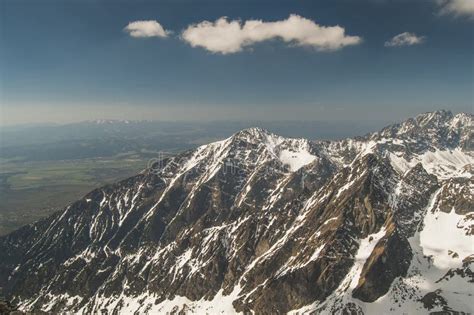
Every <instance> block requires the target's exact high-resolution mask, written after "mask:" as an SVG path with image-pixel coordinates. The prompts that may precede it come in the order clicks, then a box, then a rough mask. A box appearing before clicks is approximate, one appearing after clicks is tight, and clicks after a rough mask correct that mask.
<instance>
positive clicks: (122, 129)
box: [0, 119, 383, 161]
mask: <svg viewBox="0 0 474 315" xmlns="http://www.w3.org/2000/svg"><path fill="white" fill-rule="evenodd" d="M334 124H337V125H338V126H339V127H338V128H333V126H334ZM382 124H383V122H371V123H366V122H364V123H362V122H361V123H354V122H343V121H342V122H334V123H331V122H323V121H306V122H300V121H298V122H296V121H268V122H261V121H255V122H239V121H211V122H184V121H182V122H180V121H176V122H167V121H134V120H107V119H102V120H94V121H84V122H79V123H71V124H64V125H57V124H50V125H47V124H43V125H23V126H0V158H2V159H22V160H27V161H51V160H53V161H54V160H71V159H83V158H97V157H111V156H114V155H117V154H123V153H129V152H132V151H135V152H137V151H138V152H140V151H143V150H145V151H152V152H157V151H168V152H179V151H183V150H186V149H190V148H194V147H196V146H197V145H200V144H205V143H209V142H211V141H216V140H219V139H223V138H227V137H229V136H230V135H232V134H233V133H235V132H237V131H239V130H241V129H245V128H248V127H251V126H254V125H259V126H264V127H266V128H268V129H270V130H272V131H274V132H277V133H280V134H282V135H285V136H291V137H295V136H303V137H306V136H307V137H310V138H313V137H315V138H318V139H335V138H343V137H347V136H352V135H356V134H360V133H367V132H369V131H373V130H377V129H378V128H379V127H381V126H382Z"/></svg>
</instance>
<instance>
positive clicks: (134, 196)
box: [0, 111, 474, 314]
mask: <svg viewBox="0 0 474 315" xmlns="http://www.w3.org/2000/svg"><path fill="white" fill-rule="evenodd" d="M472 122H473V116H472V114H466V113H461V114H456V115H453V114H452V113H451V112H448V111H436V112H431V113H426V114H422V115H419V116H417V117H415V118H411V119H408V120H406V121H404V122H402V123H400V124H395V125H391V126H388V127H386V128H384V129H382V130H380V131H379V132H374V133H370V134H368V135H366V136H363V137H356V138H347V139H343V140H334V141H328V140H324V141H323V140H318V141H313V140H306V139H294V138H285V137H282V136H278V135H275V134H273V133H271V132H268V131H266V130H264V129H260V128H249V129H244V130H242V131H239V132H237V133H235V134H233V135H232V136H230V137H229V138H227V139H225V140H222V141H218V142H213V143H210V144H207V145H202V146H200V147H198V148H197V149H192V150H189V151H185V152H184V153H180V154H177V155H175V156H173V157H169V158H165V159H163V160H160V161H156V163H154V164H153V165H151V166H150V168H149V169H147V170H144V171H143V172H142V173H141V174H138V175H137V176H134V177H131V178H128V179H126V180H124V181H121V182H118V183H116V184H113V185H108V186H105V187H102V188H99V189H96V190H94V191H92V192H90V193H89V194H87V195H86V196H84V198H82V199H80V200H78V201H77V202H74V203H72V204H71V205H69V206H68V207H66V208H65V209H64V210H62V211H59V212H57V213H55V214H54V215H52V216H51V217H49V218H47V219H44V220H42V221H39V222H37V223H35V224H32V225H29V226H26V227H23V228H21V229H19V230H17V231H15V232H13V233H11V234H9V235H7V236H4V237H0V252H1V253H2V259H1V260H0V286H1V287H3V290H4V294H5V295H6V296H7V297H8V298H9V299H10V300H11V301H13V302H14V303H16V304H18V305H19V306H20V309H21V310H23V311H35V310H43V311H50V312H54V313H59V312H75V313H85V314H89V313H95V312H97V313H99V312H102V311H104V312H105V311H107V312H108V313H114V312H118V313H127V314H128V313H136V314H143V313H150V314H165V313H173V314H178V313H179V312H185V313H196V314H205V313H209V314H229V313H250V312H254V313H256V314H282V313H291V314H310V313H311V314H313V313H314V314H403V313H406V314H426V313H429V312H433V313H435V312H445V313H446V312H464V313H474V308H473V303H472V299H473V294H474V273H473V264H474V249H473V240H474V236H473V234H474V199H473V198H474V194H473V191H474V180H473V172H474V171H473V164H474V141H473V139H474V137H473V133H474V130H473V124H472ZM333 128H338V126H337V125H335V126H334V127H333ZM439 314H440V313H439Z"/></svg>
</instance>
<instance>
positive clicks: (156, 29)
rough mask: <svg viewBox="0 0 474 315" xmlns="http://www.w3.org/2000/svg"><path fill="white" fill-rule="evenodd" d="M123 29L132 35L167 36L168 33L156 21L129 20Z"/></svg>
mask: <svg viewBox="0 0 474 315" xmlns="http://www.w3.org/2000/svg"><path fill="white" fill-rule="evenodd" d="M124 31H125V32H127V33H128V34H130V36H132V37H167V36H168V34H169V33H170V32H169V31H166V30H165V29H164V28H163V26H161V24H160V23H158V22H157V21H152V20H151V21H135V22H130V23H128V25H127V26H126V27H125V28H124Z"/></svg>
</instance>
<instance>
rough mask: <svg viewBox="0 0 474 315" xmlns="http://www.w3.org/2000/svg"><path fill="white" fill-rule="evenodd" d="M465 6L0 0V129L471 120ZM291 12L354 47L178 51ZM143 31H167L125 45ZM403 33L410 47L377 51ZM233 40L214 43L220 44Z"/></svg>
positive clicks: (279, 41)
mask: <svg viewBox="0 0 474 315" xmlns="http://www.w3.org/2000/svg"><path fill="white" fill-rule="evenodd" d="M471 1H473V0H445V1H443V0H441V1H437V0H421V1H413V0H412V1H403V0H399V1H388V0H387V1H383V0H370V1H369V0H366V1H364V0H360V1H355V0H352V1H351V0H330V1H295V0H292V1H278V0H276V1H275V0H273V1H266V0H265V1H259V0H253V1H246V0H240V1H234V0H232V1H230V0H219V1H199V0H194V1H188V0H173V1H158V0H155V1H91V0H66V1H59V0H50V1H38V0H31V1H30V0H16V1H13V0H0V20H1V21H0V23H1V24H0V27H1V28H0V34H1V37H0V84H1V85H0V105H1V113H2V118H1V123H2V124H16V123H30V122H48V121H54V122H69V121H78V120H85V119H98V118H111V119H157V120H214V119H226V120H245V119H266V120H273V119H275V120H281V119H289V120H298V119H305V120H313V119H314V120H354V121H364V120H384V121H387V120H398V119H402V118H405V117H408V116H411V115H414V114H417V113H419V112H426V111H430V110H435V109H440V108H446V109H451V110H453V111H455V112H459V111H465V112H473V99H474V97H473V85H474V74H473V73H474V64H473V62H474V61H473V55H474V54H473V52H474V51H473V45H474V43H473V38H474V37H473V35H474V34H473V32H474V27H473V26H474V25H473V24H474V13H473V12H472V9H471V7H470V2H471ZM463 3H464V4H465V3H467V5H464V4H463ZM463 10H464V11H463ZM291 14H294V15H297V16H298V17H299V18H300V20H301V21H303V20H304V21H307V22H308V21H309V22H308V23H310V24H311V23H312V24H311V25H313V26H314V25H316V26H317V27H319V26H324V27H335V26H336V25H339V26H340V27H341V28H343V30H344V32H345V33H344V36H353V37H359V38H360V40H359V41H358V42H357V43H352V44H350V45H345V46H343V47H339V48H338V49H329V50H328V49H324V47H323V48H321V46H317V45H314V44H313V45H308V39H307V36H306V35H307V34H306V33H304V31H302V32H303V33H302V34H299V35H298V34H297V35H291V36H297V37H290V39H288V40H285V37H284V36H286V35H285V34H283V33H282V32H283V31H282V28H280V29H277V30H275V29H274V25H270V26H269V29H271V31H270V33H271V34H275V35H268V36H267V35H265V36H267V37H265V36H263V35H262V36H263V37H265V38H263V37H262V38H263V39H262V38H261V37H259V38H260V40H255V41H250V42H249V40H247V41H245V40H243V41H244V42H245V44H242V45H243V46H242V47H240V46H239V47H240V50H239V51H237V52H231V53H228V52H222V51H221V52H219V51H210V50H208V49H206V45H207V43H209V42H210V41H211V40H213V38H209V37H208V36H211V35H212V34H211V35H209V33H206V32H205V31H203V32H202V33H200V34H199V35H200V36H201V37H199V39H198V40H197V41H200V42H199V43H196V42H191V41H189V40H188V41H186V40H184V39H183V37H184V36H183V33H182V32H183V30H185V29H187V28H189V27H191V28H192V27H195V26H196V24H198V23H201V22H203V21H206V20H207V21H210V22H212V23H214V21H216V20H218V19H219V18H221V17H227V21H228V22H231V21H234V20H239V21H240V22H237V23H240V25H243V24H244V23H245V22H246V21H249V20H262V21H264V22H276V21H280V22H282V21H283V23H286V22H285V21H287V19H288V18H289V16H290V15H291ZM144 20H146V21H156V22H157V23H159V25H160V26H162V27H163V29H164V30H166V31H170V32H171V33H170V34H168V36H167V37H166V38H163V37H147V38H144V37H140V38H137V37H132V36H130V34H129V33H127V31H125V30H124V28H125V27H126V26H127V25H128V24H129V23H130V22H133V21H144ZM265 25H268V24H265ZM285 25H286V24H285ZM298 25H299V24H298ZM298 25H297V31H299V29H298V27H299V26H298ZM211 26H215V25H214V24H211ZM266 30H267V29H265V31H263V30H262V32H263V33H265V34H267V33H268V32H267V31H266ZM311 30H312V28H311V29H310V30H309V31H308V32H309V34H310V35H311V36H313V37H312V38H316V40H319V39H320V38H319V37H320V36H322V35H321V34H319V33H318V32H317V31H314V32H312V31H311ZM211 31H212V30H211ZM272 32H273V33H272ZM311 32H312V33H311ZM405 32H408V33H410V34H411V35H413V36H415V37H416V38H417V39H419V42H416V43H411V44H410V43H409V42H403V41H402V42H401V43H400V42H398V44H400V45H398V44H397V45H395V46H387V45H385V43H386V42H387V41H390V40H391V39H392V38H393V37H394V36H396V35H398V34H402V33H405ZM244 35H245V34H244V32H243V31H242V32H239V33H238V34H234V33H229V34H227V33H225V34H224V35H223V36H221V37H220V38H219V40H220V41H221V42H222V41H223V42H222V43H221V44H222V45H224V46H226V45H228V44H229V42H227V41H235V40H236V39H235V38H234V37H233V36H244ZM206 36H207V37H206ZM259 36H260V35H259ZM298 36H300V37H298ZM305 41H306V42H305ZM336 41H337V40H336ZM193 43H194V46H196V47H192V46H193V45H192V44H193ZM338 43H339V42H338ZM404 44H405V45H404ZM409 44H410V45H409Z"/></svg>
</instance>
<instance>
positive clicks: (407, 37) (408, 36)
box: [385, 32, 426, 47]
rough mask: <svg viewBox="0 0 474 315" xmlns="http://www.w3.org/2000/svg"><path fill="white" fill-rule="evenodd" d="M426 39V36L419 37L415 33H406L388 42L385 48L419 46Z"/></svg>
mask: <svg viewBox="0 0 474 315" xmlns="http://www.w3.org/2000/svg"><path fill="white" fill-rule="evenodd" d="M425 38H426V37H425V36H418V35H416V34H414V33H409V32H405V33H401V34H398V35H396V36H394V37H393V38H392V39H390V40H389V41H386V42H385V47H395V46H412V45H417V44H421V43H423V42H424V41H425Z"/></svg>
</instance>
